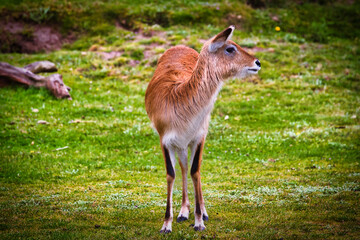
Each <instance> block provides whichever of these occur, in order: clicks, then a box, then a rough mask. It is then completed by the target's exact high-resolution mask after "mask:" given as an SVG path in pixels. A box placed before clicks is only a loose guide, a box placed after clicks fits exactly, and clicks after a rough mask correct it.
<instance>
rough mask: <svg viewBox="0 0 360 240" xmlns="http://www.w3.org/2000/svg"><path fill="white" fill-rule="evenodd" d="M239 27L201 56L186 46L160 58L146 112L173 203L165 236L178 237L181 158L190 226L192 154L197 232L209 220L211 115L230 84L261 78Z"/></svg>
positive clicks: (224, 33) (185, 214) (207, 46)
mask: <svg viewBox="0 0 360 240" xmlns="http://www.w3.org/2000/svg"><path fill="white" fill-rule="evenodd" d="M234 29H235V27H234V26H229V27H228V28H227V29H225V30H224V31H222V32H220V33H219V34H217V35H216V36H214V37H213V38H211V39H209V40H208V41H206V42H205V43H204V45H203V47H202V49H201V51H200V54H199V53H198V52H197V51H195V50H194V49H191V48H189V47H186V46H182V45H179V46H175V47H172V48H170V49H168V50H167V51H165V53H164V54H163V55H162V56H161V57H160V58H159V61H158V64H157V68H156V70H155V73H154V75H153V77H152V79H151V81H150V83H149V85H148V87H147V90H146V94H145V106H146V112H147V114H148V116H149V118H150V120H151V123H152V126H153V127H154V128H155V130H156V131H157V133H158V134H159V136H160V145H161V149H162V153H163V156H164V160H165V167H166V181H167V203H166V212H165V220H164V224H163V226H162V228H161V230H160V233H169V232H171V231H172V221H173V207H172V195H173V186H174V180H175V163H176V157H175V155H176V154H177V156H178V160H179V165H180V167H181V175H182V203H181V209H180V213H179V215H178V217H177V222H182V221H185V220H188V218H189V213H190V203H189V197H188V190H187V174H188V156H187V155H188V149H190V153H191V156H190V166H191V169H190V174H191V178H192V181H193V185H194V192H195V195H194V196H195V209H194V215H195V224H194V229H195V230H196V231H202V230H204V229H205V225H204V221H207V220H208V219H209V216H208V214H207V212H206V209H205V204H204V198H203V193H202V190H201V180H200V166H201V162H202V154H203V149H204V143H205V138H206V135H207V132H208V127H209V120H210V114H211V111H212V109H213V107H214V103H215V100H216V98H217V95H218V93H219V91H220V89H221V87H222V85H223V82H224V80H226V79H228V78H231V77H233V78H234V77H235V78H242V77H245V76H247V75H250V74H255V73H257V72H258V71H259V70H260V68H261V64H260V61H259V60H258V59H256V58H255V57H253V56H251V55H250V54H248V53H247V52H246V51H245V50H243V49H242V48H241V47H240V46H239V45H237V44H236V43H235V42H233V41H231V40H230V39H231V37H232V34H233V32H234Z"/></svg>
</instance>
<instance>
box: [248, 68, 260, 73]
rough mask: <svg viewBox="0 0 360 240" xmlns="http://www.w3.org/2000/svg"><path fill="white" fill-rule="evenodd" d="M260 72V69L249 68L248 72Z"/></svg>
mask: <svg viewBox="0 0 360 240" xmlns="http://www.w3.org/2000/svg"><path fill="white" fill-rule="evenodd" d="M259 70H260V68H249V69H248V72H249V73H257V72H258V71H259Z"/></svg>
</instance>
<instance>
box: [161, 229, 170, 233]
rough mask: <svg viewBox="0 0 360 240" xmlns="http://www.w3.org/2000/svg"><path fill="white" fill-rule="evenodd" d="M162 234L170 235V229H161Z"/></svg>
mask: <svg viewBox="0 0 360 240" xmlns="http://www.w3.org/2000/svg"><path fill="white" fill-rule="evenodd" d="M160 233H162V234H168V233H171V230H170V229H166V228H165V229H161V230H160Z"/></svg>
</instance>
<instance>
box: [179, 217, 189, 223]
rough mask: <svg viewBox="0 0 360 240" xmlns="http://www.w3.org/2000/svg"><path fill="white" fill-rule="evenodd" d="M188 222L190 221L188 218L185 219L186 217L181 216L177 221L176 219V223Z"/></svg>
mask: <svg viewBox="0 0 360 240" xmlns="http://www.w3.org/2000/svg"><path fill="white" fill-rule="evenodd" d="M186 220H188V218H187V217H184V216H180V217H178V218H177V219H176V222H178V223H179V222H183V221H186Z"/></svg>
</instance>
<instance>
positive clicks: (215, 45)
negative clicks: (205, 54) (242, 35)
mask: <svg viewBox="0 0 360 240" xmlns="http://www.w3.org/2000/svg"><path fill="white" fill-rule="evenodd" d="M234 29H235V27H234V26H233V25H231V26H230V27H228V28H227V29H225V30H224V31H222V32H221V33H219V34H218V35H216V36H215V37H214V38H213V39H212V40H211V43H210V45H209V52H216V51H217V50H218V49H219V48H221V47H222V46H224V44H225V42H226V41H227V40H230V39H231V37H232V34H233V32H234Z"/></svg>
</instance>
